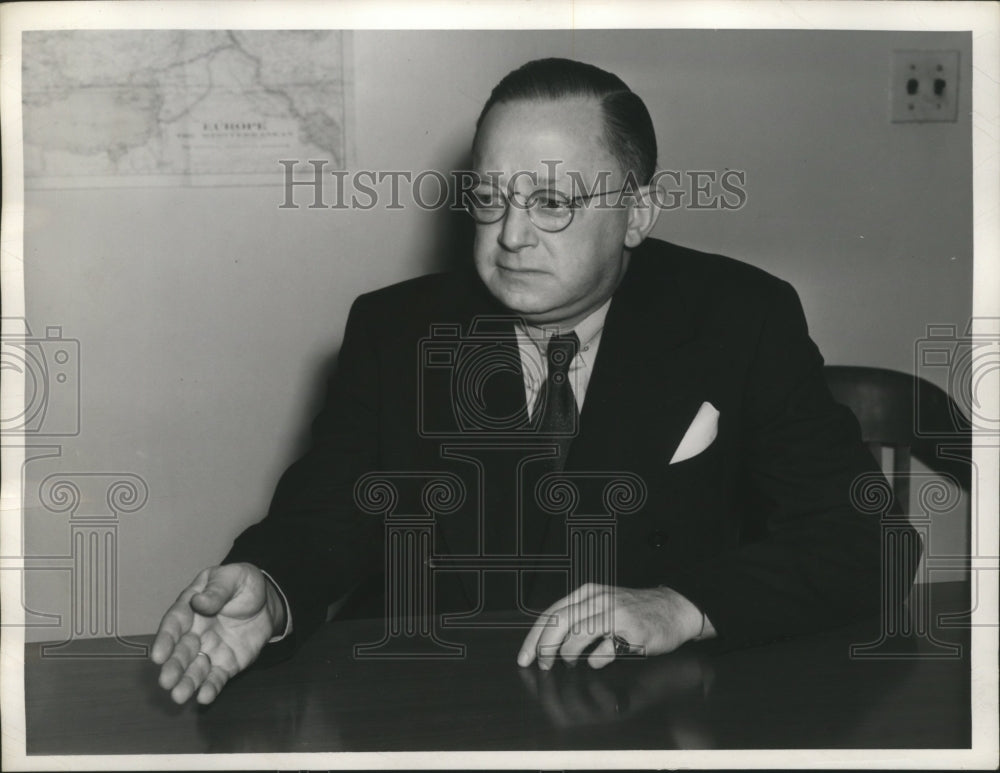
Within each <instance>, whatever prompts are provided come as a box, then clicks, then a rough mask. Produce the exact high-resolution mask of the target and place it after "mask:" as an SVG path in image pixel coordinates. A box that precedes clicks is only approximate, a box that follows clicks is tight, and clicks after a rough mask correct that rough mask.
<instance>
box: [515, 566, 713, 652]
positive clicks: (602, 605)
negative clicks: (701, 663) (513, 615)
mask: <svg viewBox="0 0 1000 773" xmlns="http://www.w3.org/2000/svg"><path fill="white" fill-rule="evenodd" d="M703 623H704V626H703ZM614 635H617V636H619V637H621V638H622V639H624V640H625V641H627V642H628V644H629V645H631V650H630V651H631V652H641V653H642V654H644V655H662V654H664V653H667V652H671V651H673V650H675V649H677V648H678V647H680V646H681V645H682V644H684V643H685V642H687V641H691V640H692V639H698V638H709V637H711V636H714V635H715V629H714V628H713V627H712V624H711V622H710V621H709V620H708V619H707V618H705V617H704V616H703V615H702V613H701V612H700V611H699V610H698V608H697V607H696V606H695V605H694V604H692V603H691V602H690V601H688V600H687V599H686V598H685V597H684V596H682V595H681V594H680V593H678V592H677V591H675V590H671V589H670V588H663V587H661V588H645V589H634V588H618V587H614V586H611V585H597V584H594V583H587V584H586V585H581V586H580V587H579V588H577V589H576V590H575V591H573V592H572V593H570V594H569V595H568V596H566V597H564V598H562V599H560V600H559V601H557V602H556V603H555V604H553V605H552V606H550V607H549V608H548V609H547V610H545V612H543V613H542V614H541V615H540V616H539V618H538V620H536V621H535V624H534V626H533V627H532V629H531V630H530V631H529V632H528V635H527V636H526V637H525V639H524V643H523V644H522V645H521V651H520V652H519V653H518V655H517V662H518V664H519V665H521V666H530V665H531V664H532V663H534V662H536V661H537V662H538V667H539V668H541V669H543V670H547V669H549V668H551V667H552V664H553V662H554V661H555V659H556V657H557V656H558V657H561V658H562V659H563V660H565V661H566V662H567V663H568V664H570V665H573V664H575V663H576V661H577V659H578V658H580V656H581V655H583V653H584V652H587V653H588V654H587V663H588V664H590V666H591V667H592V668H603V667H604V666H606V665H608V663H610V662H611V661H612V660H614V658H615V643H614V640H613V639H612V636H614ZM595 642H596V646H593V645H594V644H595Z"/></svg>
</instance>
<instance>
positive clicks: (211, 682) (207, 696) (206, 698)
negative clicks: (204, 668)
mask: <svg viewBox="0 0 1000 773" xmlns="http://www.w3.org/2000/svg"><path fill="white" fill-rule="evenodd" d="M228 681H229V674H227V673H226V672H225V671H224V670H223V669H221V668H219V667H218V666H216V665H215V664H213V665H212V668H211V670H210V671H209V672H208V676H207V677H205V683H204V684H202V686H201V689H199V690H198V703H200V704H202V705H207V704H209V703H211V702H212V701H214V700H215V699H216V698H217V697H219V693H220V692H222V688H223V687H225V686H226V682H228Z"/></svg>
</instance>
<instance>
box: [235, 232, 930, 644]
mask: <svg viewBox="0 0 1000 773" xmlns="http://www.w3.org/2000/svg"><path fill="white" fill-rule="evenodd" d="M503 313H504V312H503V310H502V309H499V308H497V305H496V303H495V301H494V300H493V299H492V297H491V296H490V295H489V294H488V292H487V291H486V290H485V288H484V287H483V286H482V285H481V283H480V282H479V281H478V278H476V276H475V274H474V273H473V272H471V271H468V272H459V273H449V274H439V275H432V276H425V277H421V278H418V279H414V280H411V281H408V282H403V283H401V284H397V285H394V286H392V287H387V288H385V289H382V290H379V291H377V292H373V293H370V294H367V295H363V296H361V297H359V298H358V299H357V301H356V302H355V303H354V306H353V307H352V309H351V312H350V316H349V318H348V321H347V327H346V331H345V334H344V342H343V347H342V349H341V352H340V358H339V363H338V368H337V372H336V374H335V376H334V377H333V379H332V380H331V384H330V387H329V393H328V396H327V401H326V405H325V408H324V409H323V411H322V412H321V414H320V415H319V416H318V417H317V419H316V420H315V422H314V427H313V445H312V447H311V449H310V451H309V452H308V453H307V454H306V455H305V457H304V458H302V459H301V460H299V461H298V462H296V463H295V464H294V465H293V466H292V467H291V468H289V470H288V471H287V472H286V473H285V475H284V476H283V477H282V479H281V481H280V483H279V485H278V488H277V491H276V493H275V496H274V500H273V502H272V505H271V509H270V512H269V514H268V516H267V517H266V518H265V519H264V520H263V521H261V522H260V523H258V524H256V525H254V526H252V527H250V528H249V529H247V530H246V531H245V532H244V533H243V534H242V535H240V537H239V538H238V539H237V540H236V542H235V544H234V547H233V549H232V551H231V552H230V554H229V555H228V556H227V558H226V562H230V561H249V562H252V563H254V564H256V565H258V566H259V567H261V568H262V569H264V570H265V571H267V572H269V573H270V575H271V576H272V577H273V578H274V579H275V580H276V582H277V583H278V584H279V586H280V587H281V588H282V590H283V591H284V592H285V594H286V596H287V598H288V600H289V603H290V607H291V613H292V616H293V620H294V628H295V639H298V640H299V641H301V637H303V636H304V635H306V634H307V633H308V632H309V631H310V630H312V629H313V628H314V627H315V626H316V625H318V624H320V623H321V622H322V620H323V617H324V612H325V609H326V606H327V604H329V603H330V602H331V600H333V599H335V598H337V597H338V596H340V595H342V594H344V593H345V592H347V591H349V590H350V589H351V588H353V587H355V586H356V585H357V584H358V582H359V581H360V580H361V579H362V578H363V577H364V576H365V575H366V574H367V573H370V572H372V571H374V572H376V573H377V572H381V571H383V570H384V567H383V566H382V561H383V547H382V545H383V533H384V531H383V530H384V527H383V523H382V519H381V518H379V517H378V516H373V515H370V514H364V513H362V512H360V511H359V510H358V508H357V507H356V506H355V502H354V486H355V483H356V481H357V480H358V479H359V477H360V476H362V475H363V474H365V473H368V472H371V471H375V470H381V471H411V472H415V471H436V470H451V471H453V472H456V473H457V474H459V475H460V476H461V477H462V479H463V480H464V481H465V482H466V484H467V492H468V493H469V496H468V501H467V502H466V506H465V507H463V508H462V509H461V510H460V511H459V512H456V513H453V514H450V515H443V516H441V517H440V518H439V519H438V526H437V532H438V535H437V540H438V541H437V543H436V545H435V550H436V551H437V552H440V553H452V554H456V553H461V554H469V553H475V552H476V550H477V545H478V542H477V540H479V539H480V536H481V535H480V529H481V528H482V529H485V531H486V532H487V537H488V538H489V539H488V540H487V541H489V540H490V539H491V540H492V541H493V545H494V547H495V546H497V545H501V546H502V547H501V550H506V547H509V546H510V544H509V540H510V533H507V534H506V536H504V535H503V534H502V533H501V532H503V529H502V528H500V530H499V532H497V533H496V534H492V535H490V530H491V528H494V527H495V526H496V524H499V523H501V522H509V520H510V515H509V514H510V513H511V512H512V508H513V509H516V508H515V502H514V499H513V497H522V498H524V497H526V496H528V495H527V494H524V493H523V492H522V491H519V490H518V486H517V485H515V482H514V481H515V478H514V477H513V475H514V472H513V471H514V470H515V469H516V465H515V466H513V467H512V466H511V465H512V464H514V462H512V461H511V460H510V459H509V458H507V459H500V457H503V456H504V454H503V453H496V454H492V455H491V454H490V453H485V454H483V458H485V459H486V461H485V462H483V463H482V464H480V465H479V466H477V465H476V464H474V463H470V462H469V461H468V460H465V461H463V460H459V459H454V458H451V457H453V456H454V455H455V454H454V453H451V452H444V453H443V452H442V443H446V442H447V439H445V440H443V439H442V437H441V436H438V435H437V434H435V433H437V432H444V433H447V432H449V431H456V432H458V435H459V439H461V437H460V436H461V432H460V430H461V427H459V426H458V425H459V424H460V423H461V422H460V419H457V418H456V417H455V411H454V410H453V407H454V405H455V400H456V396H455V394H454V389H455V388H456V387H455V383H456V382H455V379H454V377H453V374H452V377H449V371H448V367H447V366H445V367H438V368H430V369H429V368H428V367H426V365H427V363H426V347H427V345H428V344H427V341H428V340H433V341H436V340H437V338H436V337H431V336H430V334H431V331H432V326H435V325H437V326H440V325H442V324H453V325H457V326H458V328H459V330H460V333H461V336H463V337H465V338H466V339H468V338H469V337H470V336H472V335H473V333H472V331H471V327H470V326H471V325H472V323H473V320H474V319H476V318H477V317H480V316H482V315H496V314H503ZM485 324H486V327H483V325H480V329H479V330H478V332H477V333H476V334H477V335H480V336H482V335H487V336H493V338H494V339H495V344H496V346H498V347H499V350H500V351H504V349H503V347H505V346H510V347H513V346H514V340H515V339H514V335H513V326H512V323H511V322H510V320H509V319H508V320H499V321H498V320H495V319H494V320H489V321H488V322H487V323H485ZM438 330H440V328H438ZM445 348H447V346H446V347H445ZM507 351H516V350H514V349H511V350H507ZM422 358H424V359H423V360H422ZM506 361H507V362H508V363H516V361H517V358H516V355H515V356H514V357H513V358H509V359H508V360H506ZM822 365H823V360H822V357H821V356H820V353H819V352H818V350H817V348H816V346H815V344H814V343H813V342H812V341H811V340H810V338H809V335H808V332H807V328H806V322H805V319H804V316H803V313H802V309H801V305H800V303H799V301H798V297H797V295H796V293H795V291H794V290H793V288H792V287H791V286H790V285H789V284H787V283H786V282H784V281H781V280H778V279H776V278H774V277H772V276H770V275H768V274H766V273H765V272H763V271H760V270H758V269H756V268H753V267H750V266H748V265H745V264H742V263H739V262H737V261H734V260H731V259H728V258H725V257H721V256H718V255H708V254H703V253H698V252H695V251H692V250H689V249H685V248H681V247H677V246H674V245H670V244H666V243H664V242H660V241H656V240H652V239H649V240H647V241H646V242H645V243H643V245H641V246H640V247H639V248H638V249H637V250H635V251H634V252H633V255H632V259H631V264H630V266H629V269H628V271H627V274H626V276H625V278H624V280H623V282H622V284H621V286H620V287H619V289H618V291H617V292H616V293H615V295H614V298H613V300H612V303H611V306H610V309H609V312H608V316H607V320H606V323H605V328H604V332H603V337H602V340H601V344H600V349H599V352H598V356H597V360H596V363H595V366H594V371H593V375H592V379H591V382H590V385H589V388H588V391H587V394H586V400H585V403H584V406H583V410H582V413H581V415H580V426H579V433H578V435H577V436H576V437H575V439H574V440H573V442H572V446H571V448H570V451H569V455H568V458H567V459H566V462H565V468H566V471H567V472H574V471H588V472H595V473H599V474H600V473H612V472H618V471H627V472H631V473H633V474H635V475H637V476H639V477H640V478H641V479H642V481H644V482H645V485H646V488H647V494H646V499H645V503H644V505H643V506H642V507H641V509H639V510H638V512H634V513H631V514H628V515H623V516H621V517H619V518H618V521H617V525H616V529H617V531H616V540H617V542H616V544H617V556H618V563H617V569H616V571H617V584H619V585H622V586H630V587H650V586H655V585H667V586H670V587H672V588H674V589H676V590H677V591H679V592H681V593H683V594H684V595H685V596H686V597H688V598H689V599H690V600H691V601H692V602H694V603H695V604H696V605H697V606H698V607H699V608H700V609H702V610H703V611H704V612H705V613H706V614H707V615H708V617H709V619H711V621H712V622H713V624H714V626H715V628H716V630H717V631H718V634H719V636H720V638H722V639H724V640H726V641H728V642H729V643H731V644H734V645H742V644H747V643H754V642H759V641H765V640H768V639H773V638H778V637H782V636H787V635H792V634H795V633H799V632H806V631H810V630H816V629H820V628H824V627H829V626H832V625H836V624H839V623H841V622H843V621H845V620H847V619H849V618H852V617H855V616H858V615H860V614H871V613H875V612H877V611H878V610H879V603H880V588H881V582H880V581H881V577H880V573H881V563H882V559H881V550H880V518H879V517H878V515H872V514H865V513H862V512H859V511H857V510H856V509H855V508H854V507H853V506H852V504H851V499H850V491H851V485H852V482H853V481H854V480H855V479H856V478H857V476H859V475H862V474H864V473H872V472H876V473H877V470H878V467H877V465H876V463H875V461H874V460H873V458H872V457H871V455H870V454H869V453H868V452H867V450H866V449H865V447H864V446H863V445H862V443H861V441H860V433H859V428H858V424H857V421H856V419H855V418H854V416H853V415H852V414H851V412H850V411H849V410H848V409H847V408H844V407H842V406H840V405H837V404H836V403H834V402H833V400H832V398H831V396H830V393H829V391H828V390H827V388H826V386H825V384H824V380H823V374H822ZM519 368H520V366H519V365H511V366H510V367H507V368H503V367H501V368H499V369H495V372H493V375H492V377H491V378H489V379H487V380H486V383H485V385H484V386H483V392H482V395H483V400H484V401H485V404H486V405H487V410H488V411H493V412H494V414H495V415H498V416H511V415H513V416H517V415H518V414H519V412H520V413H521V414H524V412H525V410H526V408H525V398H524V388H523V382H522V377H521V374H520V371H519ZM705 401H708V402H710V403H711V404H712V405H713V406H714V407H715V408H716V409H717V410H718V411H719V413H720V417H719V424H718V435H717V437H716V439H715V441H714V443H712V445H711V446H709V447H708V448H707V449H706V450H705V451H703V452H702V453H700V454H699V455H697V456H695V457H693V458H690V459H688V460H686V461H683V462H680V463H677V464H669V463H668V462H669V460H670V458H671V456H672V455H673V452H674V450H675V449H676V447H677V445H678V443H679V442H680V440H681V438H682V437H683V435H684V433H685V431H686V430H687V428H688V426H689V425H690V423H691V421H692V420H693V419H694V417H695V414H696V413H697V411H698V409H699V406H701V404H702V403H703V402H705ZM524 415H525V416H526V414H524ZM487 435H488V433H487ZM477 437H478V436H477ZM452 439H454V438H452ZM508 440H509V439H508ZM482 442H484V443H485V444H486V445H489V442H490V441H489V437H488V436H487V437H486V439H485V440H484V441H482ZM529 467H530V465H529ZM544 469H546V467H545V462H543V463H542V464H540V465H539V467H538V470H544ZM529 477H530V476H529ZM484 480H488V481H489V482H487V483H484V482H483V481H484ZM532 480H533V479H532ZM484 485H485V488H486V491H485V492H484V491H483V486H484ZM525 485H526V487H527V488H526V489H525V490H527V489H528V488H530V485H527V484H525ZM529 493H530V492H529ZM529 498H530V497H529ZM401 509H402V510H404V511H406V510H405V507H403V506H402V503H401ZM525 511H526V516H525V517H526V518H529V519H530V518H532V517H533V516H532V515H531V512H532V508H531V507H530V506H527V505H526V506H525ZM411 512H412V511H411ZM480 516H482V520H483V524H484V525H482V526H481V524H480ZM505 519H506V521H505ZM533 523H534V524H535V525H536V526H537V524H538V523H540V521H538V520H534V521H533ZM491 524H492V525H491ZM559 526H560V525H559V524H556V525H555V526H554V527H552V528H549V530H548V533H547V535H544V534H541V533H540V532H538V531H537V528H536V530H535V531H533V532H532V531H531V529H530V528H529V529H528V533H529V534H530V535H534V536H533V539H536V540H537V539H544V540H545V542H544V546H545V547H543V548H541V550H542V552H549V553H556V554H558V553H560V551H564V550H565V543H564V541H561V540H564V538H563V537H562V536H561V535H562V534H563V531H564V530H563V529H561V528H560V527H559ZM505 539H506V540H507V543H504V540H505ZM527 549H528V550H529V551H533V550H536V549H539V548H537V546H535V545H530V544H529V545H527ZM901 565H911V566H912V565H915V561H914V562H913V563H912V564H910V563H909V562H901ZM902 571H906V570H902ZM445 574H447V573H445ZM456 577H458V579H459V580H462V581H461V582H458V583H457V584H456V585H457V587H459V588H460V592H462V591H464V593H465V595H466V597H467V600H466V601H467V606H474V605H475V604H476V603H478V602H479V599H477V598H475V594H476V593H477V590H476V585H475V583H474V582H469V577H468V576H465V577H462V576H460V575H456ZM553 577H555V575H553V574H552V573H549V574H548V575H546V577H545V578H543V581H539V582H537V583H533V584H532V583H529V584H530V585H532V588H533V591H532V593H533V594H534V595H533V596H532V599H531V600H530V603H529V606H531V607H532V608H535V609H543V608H544V607H545V606H546V605H547V604H548V603H550V602H551V601H553V600H555V599H556V598H558V594H559V592H560V590H561V589H563V590H564V589H565V588H566V587H567V586H566V582H565V581H564V582H563V583H562V586H560V585H559V583H558V582H556V583H554V584H553V583H552V582H546V581H544V580H548V581H551V580H552V579H553ZM443 579H444V577H442V580H443ZM473 579H474V578H473ZM904 579H905V582H907V583H908V582H909V581H910V580H911V579H912V577H906V578H904ZM441 585H442V587H445V586H447V583H445V582H442V583H441ZM452 590H454V588H453V589H452ZM455 598H457V596H456V597H455ZM442 603H443V604H446V606H448V605H450V606H449V608H451V607H454V606H455V603H454V599H452V601H450V602H447V603H446V602H442ZM458 605H459V606H461V602H459V603H458Z"/></svg>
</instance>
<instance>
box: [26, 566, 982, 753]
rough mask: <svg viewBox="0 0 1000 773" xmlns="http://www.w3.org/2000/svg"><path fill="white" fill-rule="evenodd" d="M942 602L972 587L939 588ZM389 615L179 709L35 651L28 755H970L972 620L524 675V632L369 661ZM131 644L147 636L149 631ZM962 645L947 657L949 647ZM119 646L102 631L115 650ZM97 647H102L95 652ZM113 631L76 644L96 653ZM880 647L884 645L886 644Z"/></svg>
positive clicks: (139, 664) (137, 663)
mask: <svg viewBox="0 0 1000 773" xmlns="http://www.w3.org/2000/svg"><path fill="white" fill-rule="evenodd" d="M931 588H932V589H931V591H930V594H929V595H930V600H931V603H932V606H933V609H934V614H933V615H931V618H932V620H934V621H936V619H937V614H938V613H941V612H962V611H964V610H967V609H968V608H969V598H968V586H967V585H965V584H960V583H944V584H941V585H934V586H931ZM383 627H384V624H383V622H382V621H380V620H345V621H340V622H336V621H335V622H333V623H330V624H327V625H326V626H324V627H323V628H322V629H321V630H320V631H319V632H318V633H317V634H316V635H314V636H313V637H312V638H310V639H309V640H308V642H306V644H305V645H304V646H303V647H302V649H301V650H300V651H299V652H298V653H296V655H295V656H294V657H293V658H291V659H289V660H286V661H284V662H281V663H278V664H276V665H272V666H269V667H266V668H259V667H254V668H252V669H250V670H249V671H247V672H246V673H244V674H243V675H241V676H239V677H237V678H236V679H234V680H233V681H232V682H230V683H229V685H228V686H227V687H226V689H225V690H224V692H223V693H222V695H221V696H220V698H219V699H218V700H217V701H216V702H215V703H214V704H213V705H211V706H209V707H201V706H197V705H195V704H193V703H189V704H188V705H185V706H176V705H175V704H174V703H172V702H171V700H170V698H169V696H168V695H167V693H165V692H164V691H163V690H161V689H160V688H159V687H158V686H157V682H156V680H157V674H158V670H159V669H158V667H157V666H155V665H154V664H153V663H152V662H150V661H149V660H146V659H142V658H89V657H50V656H49V655H44V656H43V654H42V650H41V646H40V645H39V644H37V643H36V644H29V645H27V647H26V653H25V694H26V720H27V749H26V751H27V752H28V754H126V753H127V754H165V753H186V752H192V753H208V752H327V751H429V750H483V751H487V750H500V751H506V750H515V749H516V750H557V749H558V750H561V749H576V750H581V749H739V748H757V749H761V748H763V749H767V748H777V749H780V748H804V749H809V748H827V749H830V748H968V747H969V745H970V742H971V737H970V725H971V717H970V671H969V648H968V641H969V636H968V629H966V628H962V627H951V628H943V629H939V628H938V627H937V625H936V624H935V625H933V626H932V628H931V629H930V630H929V631H926V632H922V631H920V630H917V629H913V630H911V632H910V634H909V635H906V636H901V637H897V638H894V639H890V640H889V641H887V642H885V646H884V647H883V648H882V650H881V655H882V657H874V658H873V657H864V658H859V657H851V655H850V652H849V648H850V645H851V644H860V643H865V642H871V641H875V640H878V639H879V638H880V635H879V632H880V630H881V629H882V627H883V626H882V623H881V621H879V620H870V621H863V622H859V623H858V624H855V625H852V626H849V627H846V628H841V629H838V630H835V631H830V632H826V633H822V634H813V635H807V636H802V637H799V638H796V639H790V640H785V641H780V642H776V643H772V644H768V645H765V646H760V647H754V648H750V649H743V650H737V651H729V652H726V651H724V650H721V649H720V648H719V646H718V644H717V643H714V644H713V643H702V644H697V645H688V646H686V647H683V648H681V649H680V650H678V651H677V652H675V653H672V654H670V655H665V656H660V657H655V658H645V659H641V658H635V659H630V660H623V661H619V662H616V663H614V664H612V665H610V666H609V667H607V668H605V669H603V670H600V671H593V670H591V669H590V668H588V667H587V666H586V665H581V666H577V667H576V668H567V667H565V666H563V665H559V666H557V667H556V668H554V669H553V670H551V671H549V672H540V671H538V670H537V669H535V668H529V669H522V668H520V667H518V665H517V664H516V663H515V656H516V654H517V650H518V647H519V645H520V643H521V640H522V638H523V635H524V631H519V630H504V629H478V630H459V629H447V630H446V631H443V632H442V634H441V635H442V637H443V638H447V639H448V640H450V641H454V642H461V643H463V644H465V645H466V650H465V653H464V655H463V656H462V657H460V658H454V659H400V660H394V659H384V658H383V659H371V658H368V659H359V658H356V657H355V656H354V648H353V645H355V644H361V643H365V642H374V641H378V640H379V639H381V637H382V632H383ZM133 641H136V642H140V643H145V644H150V643H151V641H152V637H151V636H147V637H135V638H134V639H133ZM946 642H951V643H955V644H958V645H959V648H958V649H957V651H951V652H949V651H948V650H947V649H946V648H944V647H943V646H942V643H946ZM104 644H106V642H105V643H104ZM88 648H89V649H88ZM106 649H107V648H106V647H103V646H102V642H100V641H97V640H89V641H85V642H80V643H75V644H74V648H73V651H74V652H75V653H76V654H78V655H84V656H85V655H86V654H87V652H88V651H90V652H92V653H97V652H101V651H104V650H106ZM875 654H879V653H875Z"/></svg>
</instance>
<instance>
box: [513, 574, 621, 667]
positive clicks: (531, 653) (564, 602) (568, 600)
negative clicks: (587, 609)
mask: <svg viewBox="0 0 1000 773" xmlns="http://www.w3.org/2000/svg"><path fill="white" fill-rule="evenodd" d="M605 587H606V586H604V585H598V584H596V583H586V584H584V585H581V586H580V587H579V588H577V589H576V590H574V591H573V592H572V593H570V594H569V595H568V596H564V597H563V598H561V599H559V600H558V601H557V602H555V603H554V604H552V605H551V606H550V607H549V608H548V609H546V610H545V611H544V612H542V614H540V615H539V616H538V619H537V620H536V621H535V624H534V625H533V626H532V627H531V630H530V631H528V635H527V636H525V637H524V641H523V642H522V643H521V649H520V650H519V651H518V653H517V662H518V665H520V666H530V665H531V664H532V663H533V662H534V660H535V657H536V655H537V650H538V641H539V639H540V638H541V637H542V634H543V633H545V631H546V629H547V628H549V627H550V626H555V625H558V624H559V614H558V613H559V610H561V609H562V608H563V607H567V606H569V605H571V604H575V603H577V602H579V601H581V600H583V599H585V598H588V597H589V596H592V595H594V594H596V593H598V592H600V591H602V590H604V589H605Z"/></svg>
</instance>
